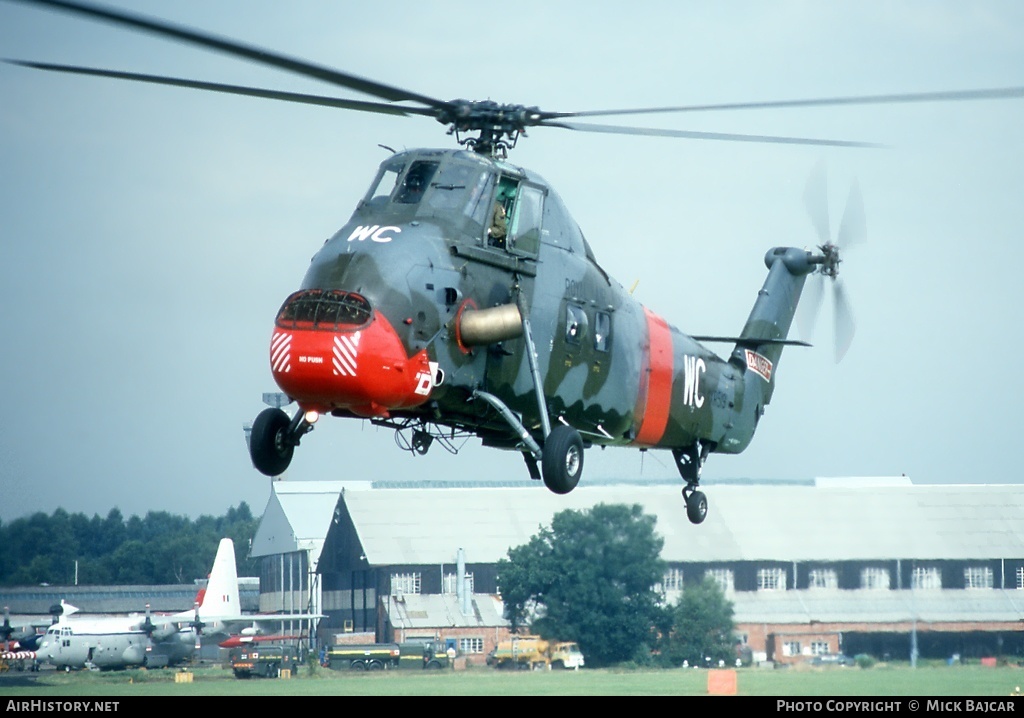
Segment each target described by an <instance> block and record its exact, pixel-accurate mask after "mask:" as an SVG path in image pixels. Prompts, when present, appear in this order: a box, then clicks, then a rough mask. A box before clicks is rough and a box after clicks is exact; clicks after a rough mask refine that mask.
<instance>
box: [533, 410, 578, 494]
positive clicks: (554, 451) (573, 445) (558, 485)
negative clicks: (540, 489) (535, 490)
mask: <svg viewBox="0 0 1024 718" xmlns="http://www.w3.org/2000/svg"><path fill="white" fill-rule="evenodd" d="M541 468H542V469H543V474H544V485H545V486H547V487H548V488H549V489H550V490H551V491H553V492H554V493H556V494H567V493H569V492H570V491H572V490H573V489H575V488H576V484H578V483H579V482H580V476H581V475H582V474H583V439H581V438H580V434H579V432H578V431H576V430H575V429H573V428H572V427H571V426H566V425H565V424H559V425H557V426H555V427H554V428H553V429H552V430H551V433H550V434H548V438H547V439H546V440H545V441H544V449H543V451H542V454H541Z"/></svg>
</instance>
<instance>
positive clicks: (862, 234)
mask: <svg viewBox="0 0 1024 718" xmlns="http://www.w3.org/2000/svg"><path fill="white" fill-rule="evenodd" d="M804 207H805V208H806V209H807V213H808V216H809V217H810V220H811V224H813V225H814V229H815V232H816V233H817V235H818V241H819V242H821V244H819V245H818V250H819V251H820V252H821V257H822V261H821V262H820V265H819V267H818V269H817V271H815V272H814V274H812V275H811V276H809V277H808V278H807V283H806V285H805V286H804V299H803V301H802V302H800V305H799V306H798V308H797V323H798V324H799V327H800V334H801V336H803V338H804V339H805V340H807V341H810V338H811V336H812V335H813V333H814V325H815V324H816V323H817V319H818V312H819V310H820V309H821V304H822V294H823V292H824V284H825V278H826V277H828V278H829V279H830V280H831V286H832V308H833V311H834V317H833V334H834V337H835V359H836V363H839V362H840V361H842V359H843V357H844V356H845V355H846V352H847V350H849V348H850V344H851V343H852V342H853V335H854V333H855V331H856V325H855V323H854V320H853V312H852V310H851V309H850V303H849V300H848V299H847V296H846V290H845V288H844V285H843V283H842V281H840V280H839V264H840V262H842V261H843V260H842V258H841V257H840V254H841V253H844V252H845V251H846V250H847V249H849V248H850V247H851V246H856V245H858V244H861V243H863V242H864V241H865V238H866V224H865V220H864V202H863V199H862V197H861V193H860V186H859V185H858V183H857V182H856V180H855V181H854V182H853V183H852V185H851V186H850V193H849V195H848V197H847V199H846V209H845V210H844V211H843V217H842V219H841V220H840V222H839V228H838V229H837V231H836V239H835V242H833V241H832V233H831V225H830V223H829V213H828V179H827V175H826V170H825V164H824V162H819V163H818V164H817V165H816V166H815V168H814V169H813V170H812V172H811V176H810V177H809V178H808V180H807V185H806V187H805V189H804Z"/></svg>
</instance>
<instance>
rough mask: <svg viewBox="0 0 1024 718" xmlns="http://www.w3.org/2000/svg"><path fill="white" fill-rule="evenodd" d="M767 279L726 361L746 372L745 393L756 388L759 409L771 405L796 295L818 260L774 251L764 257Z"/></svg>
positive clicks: (782, 249)
mask: <svg viewBox="0 0 1024 718" xmlns="http://www.w3.org/2000/svg"><path fill="white" fill-rule="evenodd" d="M764 263H765V265H767V267H768V277H767V278H766V279H765V280H764V286H762V287H761V291H760V292H758V293H757V301H756V302H754V308H753V309H752V310H751V311H750V316H749V317H748V318H747V323H746V324H745V325H744V327H743V331H742V332H741V333H740V336H739V339H738V340H737V342H736V348H735V349H733V352H732V356H731V357H730V361H731V362H733V363H734V364H737V365H738V366H740V367H742V368H744V369H745V370H746V381H745V383H746V385H747V390H748V391H749V390H751V389H752V388H755V387H756V390H757V391H759V392H760V395H761V401H760V406H761V407H763V406H764V405H765V404H767V403H768V402H769V401H771V398H772V393H773V392H774V390H775V370H776V368H777V367H778V363H779V358H780V357H781V356H782V348H783V347H784V346H785V345H786V344H790V343H795V342H789V341H787V339H786V337H787V336H788V334H789V328H790V326H791V325H792V324H793V317H794V315H795V314H796V307H797V303H798V302H799V301H800V292H801V291H803V287H804V281H805V280H806V279H807V275H808V274H811V273H812V272H814V271H815V269H816V268H817V266H818V265H819V264H820V263H821V258H819V257H817V256H815V255H813V254H811V253H810V252H808V251H806V250H803V249H796V248H795V247H775V248H774V249H770V250H768V253H767V254H765V256H764Z"/></svg>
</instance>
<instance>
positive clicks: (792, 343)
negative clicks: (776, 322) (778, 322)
mask: <svg viewBox="0 0 1024 718" xmlns="http://www.w3.org/2000/svg"><path fill="white" fill-rule="evenodd" d="M691 338H692V339H695V340H697V341H698V342H726V343H728V344H739V345H740V346H752V347H753V346H759V345H760V346H763V345H765V344H777V345H779V346H787V347H809V346H811V345H810V344H808V343H807V342H802V341H800V340H798V339H757V338H754V337H708V336H697V337H691Z"/></svg>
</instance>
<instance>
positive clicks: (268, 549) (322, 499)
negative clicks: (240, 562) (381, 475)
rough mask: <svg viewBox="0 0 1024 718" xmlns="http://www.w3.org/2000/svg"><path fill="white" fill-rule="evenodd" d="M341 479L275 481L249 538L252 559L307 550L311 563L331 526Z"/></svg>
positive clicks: (317, 556) (314, 562) (342, 484)
mask: <svg viewBox="0 0 1024 718" xmlns="http://www.w3.org/2000/svg"><path fill="white" fill-rule="evenodd" d="M346 485H347V484H346V483H345V482H343V481H275V482H273V484H272V485H271V492H270V499H269V501H267V508H266V509H264V511H263V516H262V518H261V519H260V525H259V528H258V529H257V530H256V535H255V536H254V537H253V540H252V546H251V547H250V549H249V555H250V556H251V557H252V558H260V557H262V556H272V555H275V554H281V553H292V552H295V551H300V550H307V551H311V556H310V559H311V560H312V562H313V564H314V565H315V564H316V562H317V561H318V560H319V559H320V550H321V549H322V548H323V545H324V538H325V537H326V536H327V528H328V527H329V526H330V525H331V518H332V517H333V516H334V509H335V507H336V506H337V504H338V496H339V495H340V494H341V490H342V488H344V487H345V486H346Z"/></svg>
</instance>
